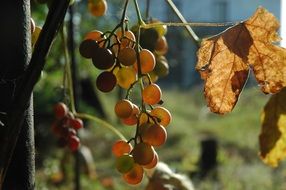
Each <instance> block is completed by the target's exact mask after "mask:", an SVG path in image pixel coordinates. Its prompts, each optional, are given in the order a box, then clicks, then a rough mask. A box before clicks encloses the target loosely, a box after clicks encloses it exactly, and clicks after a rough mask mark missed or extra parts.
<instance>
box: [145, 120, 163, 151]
mask: <svg viewBox="0 0 286 190" xmlns="http://www.w3.org/2000/svg"><path fill="white" fill-rule="evenodd" d="M142 139H143V141H144V142H146V143H148V144H150V145H152V146H161V145H163V144H164V143H165V142H166V140H167V131H166V129H165V128H164V127H163V126H162V125H157V124H154V125H152V126H150V127H148V128H147V129H146V130H145V131H144V132H143V134H142Z"/></svg>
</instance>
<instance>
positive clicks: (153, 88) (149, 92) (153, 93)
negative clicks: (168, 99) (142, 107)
mask: <svg viewBox="0 0 286 190" xmlns="http://www.w3.org/2000/svg"><path fill="white" fill-rule="evenodd" d="M142 98H143V101H144V102H145V103H147V104H150V105H154V104H157V103H159V101H160V100H161V98H162V91H161V89H160V87H159V86H158V85H157V84H155V83H152V84H150V85H148V86H146V87H145V88H144V90H143V92H142Z"/></svg>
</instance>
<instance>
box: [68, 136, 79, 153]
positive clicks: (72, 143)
mask: <svg viewBox="0 0 286 190" xmlns="http://www.w3.org/2000/svg"><path fill="white" fill-rule="evenodd" d="M68 145H69V148H70V150H71V151H72V152H74V151H76V150H78V148H79V146H80V140H79V138H78V137H77V136H75V135H73V136H70V137H69V139H68Z"/></svg>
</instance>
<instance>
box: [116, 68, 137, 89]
mask: <svg viewBox="0 0 286 190" xmlns="http://www.w3.org/2000/svg"><path fill="white" fill-rule="evenodd" d="M116 78H117V84H118V85H119V86H120V87H121V88H124V89H128V88H129V87H130V85H131V84H133V83H134V82H135V81H136V72H135V71H134V69H133V68H131V67H122V68H120V69H119V70H118V71H117V73H116Z"/></svg>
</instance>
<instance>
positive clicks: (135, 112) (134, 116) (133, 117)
mask: <svg viewBox="0 0 286 190" xmlns="http://www.w3.org/2000/svg"><path fill="white" fill-rule="evenodd" d="M139 112H140V110H139V108H138V106H137V105H135V104H133V112H132V114H131V116H130V117H128V118H124V119H122V122H123V123H124V124H125V125H135V124H137V121H138V118H137V116H138V114H139Z"/></svg>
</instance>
